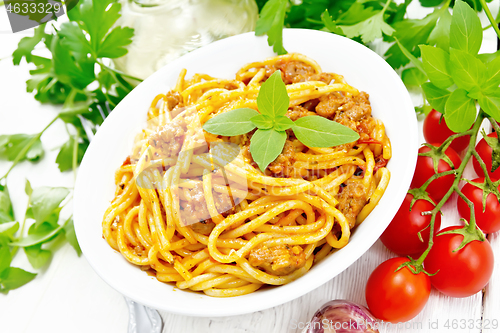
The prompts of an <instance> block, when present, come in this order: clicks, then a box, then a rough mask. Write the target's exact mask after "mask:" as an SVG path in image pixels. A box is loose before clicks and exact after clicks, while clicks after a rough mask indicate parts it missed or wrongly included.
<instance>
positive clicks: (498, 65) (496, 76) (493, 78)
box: [481, 55, 500, 93]
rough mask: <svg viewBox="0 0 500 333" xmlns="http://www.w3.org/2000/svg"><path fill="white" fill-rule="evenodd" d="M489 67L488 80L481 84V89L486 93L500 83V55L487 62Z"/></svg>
mask: <svg viewBox="0 0 500 333" xmlns="http://www.w3.org/2000/svg"><path fill="white" fill-rule="evenodd" d="M486 67H487V74H486V76H487V78H486V82H485V83H484V84H483V85H482V86H481V90H482V91H484V92H485V93H488V92H490V91H494V90H496V89H497V88H498V86H499V85H500V55H499V56H498V57H496V58H494V59H493V60H492V61H489V62H488V63H487V64H486Z"/></svg>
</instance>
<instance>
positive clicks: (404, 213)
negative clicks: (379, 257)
mask: <svg viewBox="0 0 500 333" xmlns="http://www.w3.org/2000/svg"><path fill="white" fill-rule="evenodd" d="M412 200H413V195H412V194H410V193H407V194H406V197H405V199H404V201H403V203H402V204H401V207H399V210H398V212H397V213H396V216H394V218H393V219H392V221H391V224H389V226H388V227H387V229H385V231H384V233H383V234H382V236H380V240H381V241H382V243H384V245H385V246H386V247H387V248H388V249H389V250H391V251H392V252H395V253H396V254H397V255H399V256H407V255H410V256H411V257H413V258H418V257H419V256H420V255H421V254H422V253H423V252H424V251H425V249H426V248H427V245H428V243H429V235H430V227H429V224H430V223H431V216H430V215H422V212H427V211H430V210H433V209H434V205H433V204H431V203H430V202H429V201H427V200H423V199H419V200H417V201H415V203H414V204H413V207H412V209H411V211H410V203H411V201H412ZM440 228H441V215H440V214H437V215H436V220H435V222H434V234H436V233H437V231H438V230H439V229H440ZM420 231H422V232H421V233H420V235H421V236H422V239H423V241H421V240H420V239H419V238H418V233H419V232H420Z"/></svg>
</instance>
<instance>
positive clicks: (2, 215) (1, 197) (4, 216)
mask: <svg viewBox="0 0 500 333" xmlns="http://www.w3.org/2000/svg"><path fill="white" fill-rule="evenodd" d="M10 221H14V211H13V210H12V202H11V201H10V195H9V190H8V189H7V185H5V186H4V185H0V224H1V223H5V222H10Z"/></svg>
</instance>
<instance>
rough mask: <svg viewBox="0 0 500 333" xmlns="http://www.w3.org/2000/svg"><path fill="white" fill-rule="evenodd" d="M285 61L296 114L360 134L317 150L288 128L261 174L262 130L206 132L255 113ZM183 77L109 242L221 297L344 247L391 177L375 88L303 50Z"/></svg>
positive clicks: (142, 138)
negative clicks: (373, 100) (254, 152)
mask: <svg viewBox="0 0 500 333" xmlns="http://www.w3.org/2000/svg"><path fill="white" fill-rule="evenodd" d="M277 70H280V71H281V72H282V78H283V80H284V82H285V84H286V88H287V92H288V94H289V96H290V105H289V109H288V112H287V114H286V116H287V117H289V118H290V119H292V120H296V119H298V118H300V117H303V116H307V115H319V116H323V117H326V118H329V119H331V120H334V121H337V122H339V123H341V124H343V125H345V126H348V127H350V128H351V129H353V130H355V131H357V132H358V133H359V135H360V138H359V140H357V141H356V142H352V143H349V144H344V145H341V146H337V147H330V148H313V147H306V146H304V145H303V144H302V143H301V142H299V141H298V140H297V139H296V138H295V136H294V135H293V132H292V131H287V135H288V138H287V140H286V143H285V147H284V148H283V151H282V153H281V154H280V155H279V156H278V158H277V159H276V160H275V161H274V162H272V163H271V164H270V165H269V166H268V168H267V169H266V170H265V172H264V173H262V172H261V171H260V170H259V169H258V168H257V166H256V164H255V163H254V161H253V160H252V156H251V155H250V153H249V142H250V138H251V136H252V134H253V132H250V133H248V134H244V135H239V136H234V137H221V136H216V135H212V134H209V133H206V132H203V130H202V129H201V126H202V125H203V124H204V123H205V122H206V121H207V120H208V119H210V118H212V117H214V116H216V115H219V114H221V113H223V112H227V111H230V110H233V109H236V108H242V107H248V108H252V109H255V110H257V103H256V98H257V94H258V92H259V88H260V86H261V84H262V83H263V82H264V81H265V80H266V79H267V78H268V77H269V76H270V75H271V74H272V73H273V72H275V71H277ZM185 76H186V70H182V71H181V73H180V75H179V79H178V81H177V83H176V86H175V88H174V89H173V90H172V91H170V92H168V93H166V94H160V95H158V96H157V97H156V98H155V99H154V100H153V101H152V103H151V106H150V108H149V111H148V126H147V127H146V128H145V129H144V130H143V131H142V133H140V134H139V135H138V137H137V140H136V143H135V145H134V148H133V150H132V153H131V154H130V156H129V157H128V158H127V160H126V161H125V162H124V163H123V165H122V166H121V167H120V168H119V169H118V170H117V171H116V175H115V182H116V184H117V187H116V193H115V198H114V199H113V201H112V202H111V205H110V207H109V208H108V209H107V211H106V212H105V214H104V219H103V235H104V238H105V239H106V241H107V242H108V243H109V245H110V246H111V247H112V248H114V249H115V250H117V251H119V252H120V253H121V254H122V255H123V256H124V257H125V258H126V259H127V260H128V261H129V262H131V263H133V264H135V265H138V266H140V267H141V268H142V269H143V270H147V271H149V272H151V273H153V274H154V275H155V276H156V278H157V279H158V280H159V281H162V282H173V283H176V285H177V287H178V288H180V289H190V290H194V291H203V292H204V293H205V294H207V295H210V296H218V297H227V296H237V295H243V294H247V293H251V292H253V291H255V290H257V289H259V288H260V287H261V286H263V285H282V284H286V283H288V282H290V281H293V280H295V279H297V278H298V277H300V276H302V275H303V274H305V273H306V272H307V271H308V270H309V269H310V268H311V266H312V265H313V264H315V263H317V262H318V261H320V260H322V259H323V258H324V257H325V256H327V255H328V254H329V253H331V252H332V251H334V250H335V249H339V248H342V247H343V246H345V245H346V244H347V242H348V240H349V237H350V232H351V229H352V228H354V227H355V226H356V225H358V224H359V223H361V222H362V221H363V220H364V219H365V218H366V216H367V215H368V214H369V213H370V212H371V210H372V209H373V208H374V207H375V206H376V205H377V203H378V201H379V200H380V198H381V197H382V195H383V193H384V191H385V189H386V187H387V184H388V182H389V178H390V173H389V170H388V169H387V168H386V167H385V166H386V164H387V161H388V160H389V159H390V158H391V145H390V140H389V138H388V137H387V135H386V133H385V129H384V125H383V123H382V122H381V121H380V120H377V119H375V118H373V117H372V116H371V107H370V103H369V100H368V95H367V94H366V93H364V92H359V91H358V90H357V89H356V88H354V87H352V86H350V85H348V84H347V83H346V81H345V80H344V78H343V77H342V76H341V75H337V74H333V73H324V72H322V71H321V68H320V67H319V65H318V64H317V63H316V62H315V61H314V60H312V59H310V58H307V57H305V56H303V55H300V54H287V55H284V56H278V57H273V58H269V59H266V60H264V61H262V62H255V63H251V64H248V65H246V66H244V67H243V68H241V69H240V70H239V71H238V72H237V73H236V79H234V80H225V79H217V78H213V77H211V76H209V75H206V74H195V75H194V76H193V77H192V78H191V79H186V77H185Z"/></svg>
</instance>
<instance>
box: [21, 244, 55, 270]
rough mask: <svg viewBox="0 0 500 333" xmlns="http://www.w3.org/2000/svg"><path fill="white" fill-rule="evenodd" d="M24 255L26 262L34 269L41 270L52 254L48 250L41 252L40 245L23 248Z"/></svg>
mask: <svg viewBox="0 0 500 333" xmlns="http://www.w3.org/2000/svg"><path fill="white" fill-rule="evenodd" d="M24 253H26V257H28V261H29V262H30V264H31V266H33V268H35V269H39V268H42V267H43V266H45V265H46V264H47V263H48V262H49V261H50V258H52V252H50V251H49V250H42V245H41V244H38V245H33V246H28V247H25V248H24Z"/></svg>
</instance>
